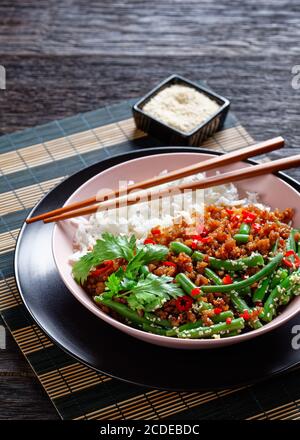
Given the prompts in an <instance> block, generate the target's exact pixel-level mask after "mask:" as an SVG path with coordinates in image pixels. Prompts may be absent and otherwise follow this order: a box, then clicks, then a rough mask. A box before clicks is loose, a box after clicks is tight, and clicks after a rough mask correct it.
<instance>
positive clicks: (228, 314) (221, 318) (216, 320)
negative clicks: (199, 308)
mask: <svg viewBox="0 0 300 440" xmlns="http://www.w3.org/2000/svg"><path fill="white" fill-rule="evenodd" d="M228 318H232V319H233V318H234V314H233V312H232V311H231V310H226V311H225V312H221V313H219V314H218V315H214V316H212V317H211V320H212V321H213V322H214V323H215V324H217V323H219V322H224V321H226V319H228Z"/></svg>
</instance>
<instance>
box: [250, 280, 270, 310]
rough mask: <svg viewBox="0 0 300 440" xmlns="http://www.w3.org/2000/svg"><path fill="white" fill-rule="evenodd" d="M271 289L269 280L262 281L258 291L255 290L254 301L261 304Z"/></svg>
mask: <svg viewBox="0 0 300 440" xmlns="http://www.w3.org/2000/svg"><path fill="white" fill-rule="evenodd" d="M268 287H269V279H268V278H264V279H263V280H261V281H260V283H259V285H258V287H257V289H256V290H255V292H254V294H253V297H252V300H253V302H254V304H255V303H261V302H262V301H263V300H264V298H265V296H266V293H267V290H268Z"/></svg>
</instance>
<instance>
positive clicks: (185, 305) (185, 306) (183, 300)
mask: <svg viewBox="0 0 300 440" xmlns="http://www.w3.org/2000/svg"><path fill="white" fill-rule="evenodd" d="M192 305H193V300H192V298H191V297H189V296H187V295H184V296H180V297H179V298H177V300H176V308H177V310H179V312H188V311H189V310H190V309H191V307H192Z"/></svg>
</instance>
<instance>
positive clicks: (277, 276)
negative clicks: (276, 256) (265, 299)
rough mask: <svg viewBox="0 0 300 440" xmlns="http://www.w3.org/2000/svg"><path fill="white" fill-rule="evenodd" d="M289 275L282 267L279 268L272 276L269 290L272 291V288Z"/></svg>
mask: <svg viewBox="0 0 300 440" xmlns="http://www.w3.org/2000/svg"><path fill="white" fill-rule="evenodd" d="M288 275H289V272H288V270H286V269H283V268H282V267H280V268H279V269H278V270H277V272H276V273H275V274H274V276H273V278H272V280H271V285H270V288H271V289H274V287H276V286H277V285H278V284H279V283H281V281H283V280H284V279H285V278H287V277H288Z"/></svg>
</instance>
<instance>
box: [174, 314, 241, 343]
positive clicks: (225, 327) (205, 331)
mask: <svg viewBox="0 0 300 440" xmlns="http://www.w3.org/2000/svg"><path fill="white" fill-rule="evenodd" d="M244 327H245V321H244V320H243V318H237V319H233V320H232V321H231V323H230V324H227V323H226V322H219V323H218V324H214V325H211V326H210V327H198V328H194V329H191V330H184V331H182V332H179V333H178V337H179V338H190V339H195V338H210V337H211V336H213V335H218V334H219V335H221V334H224V333H225V332H226V333H227V332H231V331H232V330H238V329H242V328H244Z"/></svg>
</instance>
